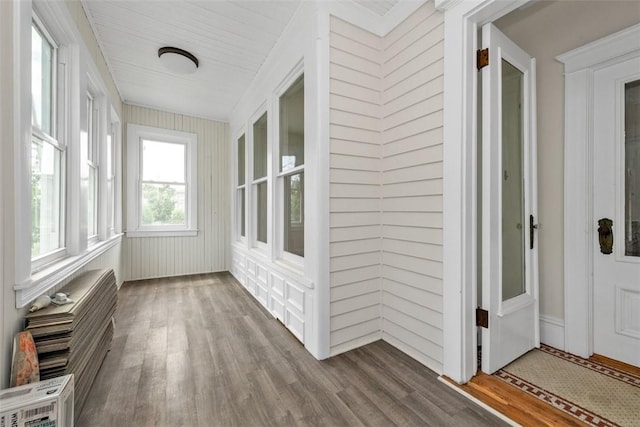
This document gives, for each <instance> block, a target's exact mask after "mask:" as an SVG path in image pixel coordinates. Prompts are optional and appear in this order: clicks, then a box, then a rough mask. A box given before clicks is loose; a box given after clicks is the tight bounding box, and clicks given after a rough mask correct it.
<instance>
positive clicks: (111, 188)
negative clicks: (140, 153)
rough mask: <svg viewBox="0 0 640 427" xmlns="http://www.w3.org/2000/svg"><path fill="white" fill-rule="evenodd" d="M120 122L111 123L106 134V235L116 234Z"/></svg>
mask: <svg viewBox="0 0 640 427" xmlns="http://www.w3.org/2000/svg"><path fill="white" fill-rule="evenodd" d="M119 130H120V124H119V123H117V122H113V123H111V125H110V126H109V133H108V134H107V171H106V172H107V186H106V192H107V236H113V235H114V234H116V216H117V213H116V185H117V182H116V176H117V175H116V174H117V170H116V165H117V157H116V156H117V154H116V153H117V152H118V134H119Z"/></svg>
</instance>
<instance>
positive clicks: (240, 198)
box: [238, 188, 245, 237]
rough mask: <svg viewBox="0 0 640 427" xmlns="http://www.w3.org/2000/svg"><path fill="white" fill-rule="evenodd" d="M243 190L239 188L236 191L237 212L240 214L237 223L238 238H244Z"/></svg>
mask: <svg viewBox="0 0 640 427" xmlns="http://www.w3.org/2000/svg"><path fill="white" fill-rule="evenodd" d="M244 203H245V202H244V188H241V189H239V190H238V207H239V208H238V212H239V213H240V216H239V218H238V222H239V223H240V236H242V237H244V236H245V223H244V217H245V213H244V210H245V207H244Z"/></svg>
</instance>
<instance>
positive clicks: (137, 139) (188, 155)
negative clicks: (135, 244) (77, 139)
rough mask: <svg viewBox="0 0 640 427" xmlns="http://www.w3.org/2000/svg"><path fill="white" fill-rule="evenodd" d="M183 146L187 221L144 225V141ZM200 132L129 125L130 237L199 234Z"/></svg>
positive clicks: (128, 234)
mask: <svg viewBox="0 0 640 427" xmlns="http://www.w3.org/2000/svg"><path fill="white" fill-rule="evenodd" d="M144 139H149V140H152V141H158V142H161V143H171V144H179V145H184V147H185V151H184V155H185V165H184V170H185V181H186V182H185V184H186V185H185V186H186V201H185V210H186V213H185V223H184V225H143V224H141V218H142V211H141V196H142V195H141V194H140V189H141V187H142V167H143V164H142V159H141V156H142V141H143V140H144ZM197 159H198V135H196V134H195V133H188V132H181V131H176V130H170V129H163V128H156V127H150V126H142V125H137V124H133V123H128V124H127V230H126V234H127V237H154V236H155V237H178V236H196V235H197V234H198V200H197V195H198V187H197V185H198V160H197Z"/></svg>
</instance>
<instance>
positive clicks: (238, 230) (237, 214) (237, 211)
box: [233, 129, 249, 242]
mask: <svg viewBox="0 0 640 427" xmlns="http://www.w3.org/2000/svg"><path fill="white" fill-rule="evenodd" d="M241 138H244V184H242V185H241V184H240V182H239V180H238V166H239V165H240V158H239V156H238V147H239V145H238V143H239V142H240V139H241ZM247 140H248V139H247V132H246V131H245V129H242V130H241V131H240V132H239V133H238V136H237V137H236V138H235V139H234V141H235V142H234V147H235V149H234V155H233V159H234V161H233V164H234V170H235V174H234V180H235V185H234V188H235V192H234V196H233V197H234V200H235V204H234V206H235V208H234V216H233V217H234V221H235V229H234V230H235V236H236V240H237V241H241V242H245V241H246V240H247V234H248V232H249V226H248V224H247V212H248V211H247V207H248V204H247V192H248V189H247V182H248V175H249V174H248V170H247V163H248V162H247V159H248V157H249V156H248V154H249V152H248V144H247ZM242 190H244V215H242V209H241V206H242V205H241V202H242V200H240V197H239V196H238V195H239V194H240V191H242ZM243 223H244V236H243V235H242V225H243Z"/></svg>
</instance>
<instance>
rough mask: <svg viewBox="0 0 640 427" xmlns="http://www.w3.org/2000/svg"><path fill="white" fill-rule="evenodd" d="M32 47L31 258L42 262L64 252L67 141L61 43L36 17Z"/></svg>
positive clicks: (58, 256)
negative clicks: (61, 112)
mask: <svg viewBox="0 0 640 427" xmlns="http://www.w3.org/2000/svg"><path fill="white" fill-rule="evenodd" d="M31 49H32V54H31V102H32V108H31V258H32V264H33V266H34V267H38V266H41V265H44V264H46V263H48V262H51V261H53V260H54V259H57V258H60V257H62V256H64V254H65V253H64V252H65V251H64V245H65V241H64V227H63V224H64V219H65V218H64V205H65V202H64V194H65V185H64V168H65V152H66V145H65V143H64V141H63V140H61V138H60V137H61V136H62V130H61V129H60V126H59V123H61V120H59V119H60V118H59V117H58V108H57V107H58V106H57V99H58V96H57V95H58V93H59V88H58V78H57V77H58V76H57V56H58V47H57V45H56V44H55V42H54V41H53V39H52V37H51V36H50V35H49V33H48V32H47V30H46V29H45V27H44V26H43V25H42V23H41V22H39V20H38V19H37V18H35V17H34V20H33V22H32V26H31Z"/></svg>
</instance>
